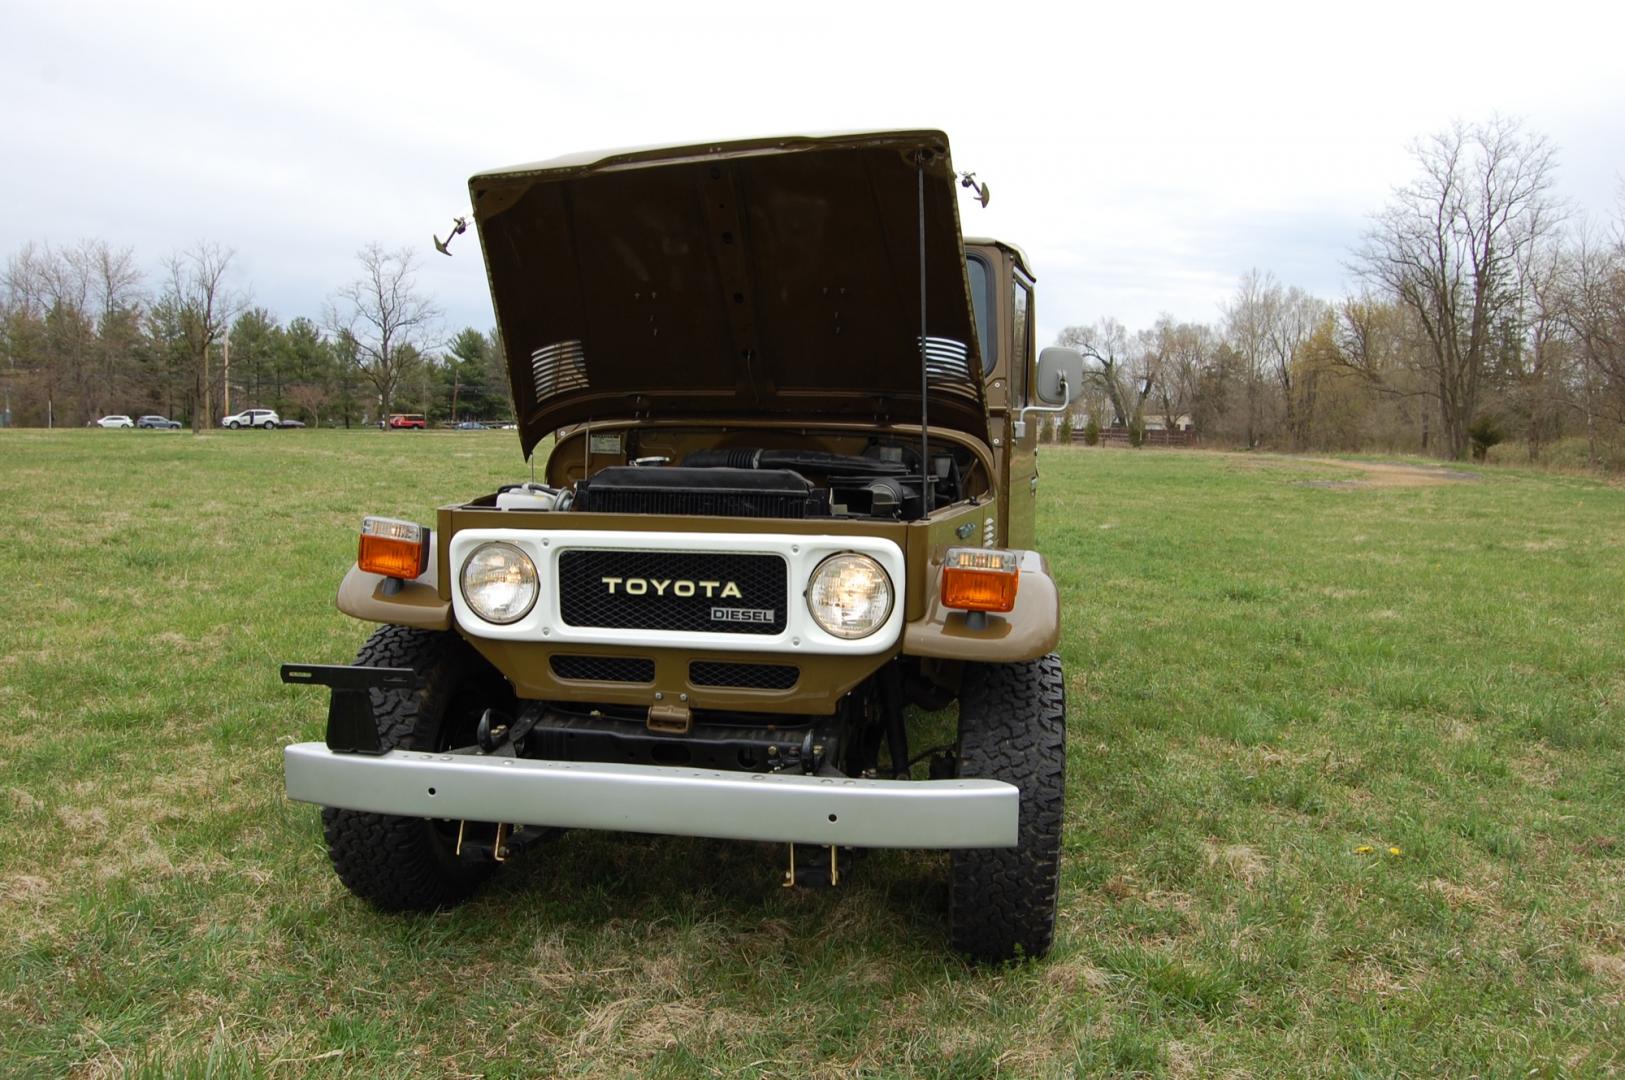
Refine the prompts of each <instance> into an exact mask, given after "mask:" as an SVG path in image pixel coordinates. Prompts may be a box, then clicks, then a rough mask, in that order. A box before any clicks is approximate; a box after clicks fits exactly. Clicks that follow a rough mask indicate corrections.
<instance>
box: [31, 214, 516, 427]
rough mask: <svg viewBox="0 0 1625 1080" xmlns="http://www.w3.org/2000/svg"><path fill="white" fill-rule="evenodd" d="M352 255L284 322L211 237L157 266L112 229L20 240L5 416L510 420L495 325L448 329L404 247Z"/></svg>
mask: <svg viewBox="0 0 1625 1080" xmlns="http://www.w3.org/2000/svg"><path fill="white" fill-rule="evenodd" d="M356 258H357V264H358V273H357V276H356V277H355V279H354V280H352V281H350V282H348V283H345V284H342V285H339V286H338V287H336V288H335V289H334V291H333V292H332V294H331V295H330V297H329V299H328V301H327V302H326V303H325V304H324V305H323V309H322V311H321V312H320V313H318V314H317V315H316V316H315V317H310V316H303V315H301V316H297V317H295V318H292V319H290V320H288V321H287V322H286V323H284V322H282V321H280V320H279V319H278V318H277V317H276V316H275V315H274V314H272V313H271V312H270V311H268V310H267V309H265V308H264V307H261V306H258V305H256V304H254V303H253V302H252V299H251V297H250V295H249V293H248V292H247V291H245V290H243V289H241V288H239V287H237V286H236V285H235V284H234V283H233V278H232V273H231V271H232V263H233V261H234V253H233V252H232V251H231V250H229V249H226V248H222V247H221V246H220V245H218V244H215V243H211V242H207V241H204V242H199V243H198V244H196V245H194V246H193V247H192V248H190V249H188V250H186V251H181V252H176V253H175V254H173V255H171V256H169V257H168V258H167V259H165V260H163V262H162V263H161V264H159V266H158V267H157V269H156V271H155V272H154V273H151V274H150V275H149V274H148V273H145V272H143V270H142V268H141V266H140V264H139V263H138V262H137V260H136V257H135V254H134V252H133V251H131V250H129V249H120V248H115V247H113V246H112V245H109V244H108V243H106V242H105V241H102V240H84V241H81V242H79V243H77V244H75V245H72V246H69V247H52V246H50V245H48V244H33V243H30V244H25V245H24V246H23V247H22V248H21V250H19V251H17V252H15V253H13V254H12V255H11V256H10V257H9V259H8V260H7V262H6V267H5V275H4V278H3V279H0V392H3V396H4V399H3V401H0V420H3V421H4V422H5V423H7V424H11V425H16V426H36V427H52V426H54V427H64V426H77V425H82V424H86V423H89V422H91V421H93V420H94V419H96V418H97V417H100V416H104V415H107V414H121V413H127V414H130V415H132V416H133V415H138V414H143V413H159V414H162V415H164V416H168V417H171V418H174V419H178V420H181V421H183V422H185V423H188V424H190V426H191V427H192V429H193V430H202V429H204V428H209V427H214V426H217V425H218V423H219V421H220V419H221V415H222V414H223V413H224V412H225V411H226V410H228V409H229V410H231V411H237V410H241V409H244V408H272V409H275V410H277V412H278V413H280V414H281V415H282V416H283V417H285V418H297V419H301V420H304V421H305V422H307V423H310V424H318V425H324V426H343V427H351V426H358V425H365V424H370V423H373V422H375V421H376V420H378V419H379V418H380V417H382V416H386V415H388V414H389V413H391V412H416V413H423V414H425V415H426V416H429V417H430V418H431V419H435V420H442V419H443V420H459V419H475V420H486V421H500V420H511V419H512V418H513V406H512V401H511V395H510V391H509V389H508V373H507V366H506V363H505V361H504V360H503V357H502V350H501V348H500V347H499V344H498V342H497V340H496V332H495V331H494V330H492V331H489V332H481V331H480V330H477V329H475V328H473V327H468V328H465V329H463V330H462V331H461V332H459V333H457V334H456V335H454V336H452V337H451V338H449V339H444V340H443V339H441V338H440V337H439V336H438V334H439V326H440V317H441V313H440V310H439V308H438V307H437V306H436V304H435V303H434V301H433V300H432V299H431V298H429V297H427V296H425V295H424V294H423V293H422V292H421V291H420V290H419V289H418V287H417V284H416V261H415V256H414V255H413V253H412V252H411V251H410V250H409V249H401V250H396V251H387V250H385V249H383V248H382V247H381V246H379V245H376V244H372V245H368V246H367V247H365V248H363V249H362V250H361V251H360V252H359V253H358V254H357V257H356Z"/></svg>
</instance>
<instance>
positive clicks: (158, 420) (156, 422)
mask: <svg viewBox="0 0 1625 1080" xmlns="http://www.w3.org/2000/svg"><path fill="white" fill-rule="evenodd" d="M135 426H136V427H138V428H151V429H153V430H156V431H179V430H180V426H181V422H180V421H179V420H171V419H170V418H169V417H167V416H143V417H139V418H138V419H137V420H136V422H135Z"/></svg>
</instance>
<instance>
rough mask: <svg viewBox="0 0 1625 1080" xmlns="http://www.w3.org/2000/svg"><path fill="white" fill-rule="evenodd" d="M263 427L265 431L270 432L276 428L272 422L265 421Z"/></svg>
mask: <svg viewBox="0 0 1625 1080" xmlns="http://www.w3.org/2000/svg"><path fill="white" fill-rule="evenodd" d="M264 427H265V430H266V431H270V430H272V429H273V428H275V427H276V422H275V421H273V420H267V421H266V422H265V424H264Z"/></svg>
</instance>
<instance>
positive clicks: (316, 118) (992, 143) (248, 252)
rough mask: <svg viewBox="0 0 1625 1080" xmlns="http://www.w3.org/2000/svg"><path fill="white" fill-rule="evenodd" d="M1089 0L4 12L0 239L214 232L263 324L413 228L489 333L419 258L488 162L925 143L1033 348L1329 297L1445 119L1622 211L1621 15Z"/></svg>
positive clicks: (151, 243)
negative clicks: (940, 148) (1014, 272)
mask: <svg viewBox="0 0 1625 1080" xmlns="http://www.w3.org/2000/svg"><path fill="white" fill-rule="evenodd" d="M1094 7H1096V5H1066V6H1065V7H1064V8H1063V7H1061V6H1049V5H1042V6H1041V5H1038V4H999V3H991V2H983V3H978V4H973V5H967V6H958V5H950V4H944V3H936V4H930V5H910V6H908V7H907V8H906V9H905V8H904V7H903V6H901V5H895V6H894V5H890V4H884V3H880V2H876V0H871V2H869V3H863V4H855V5H847V4H836V3H828V2H820V3H810V2H803V3H790V4H766V3H757V4H748V5H739V6H729V7H722V6H713V5H708V4H704V3H699V2H691V3H684V4H673V3H661V4H649V5H620V4H616V3H613V2H607V0H606V2H602V3H591V4H572V5H569V6H564V5H558V4H551V3H539V2H533V3H524V4H512V5H510V4H505V3H494V2H487V3H481V4H477V5H476V4H468V5H456V6H441V5H436V4H430V3H421V2H418V3H412V2H397V3H370V2H354V3H351V2H345V0H327V2H325V3H320V4H307V3H302V2H284V3H276V4H267V5H265V6H263V7H258V6H254V7H250V6H245V5H237V4H232V3H226V2H219V0H217V2H213V3H203V4H195V5H193V4H164V3H155V2H149V3H141V4H129V3H118V4H108V5H90V4H79V3H70V2H60V0H59V2H51V3H44V2H38V0H21V2H19V0H3V2H0V102H4V116H5V118H6V123H5V125H4V127H3V128H0V138H3V139H4V140H5V142H4V145H5V151H4V155H3V159H4V162H5V165H4V167H0V255H9V254H11V253H14V252H15V251H16V250H17V249H18V247H20V245H21V244H23V243H24V242H26V241H29V240H34V241H48V242H51V243H53V244H55V243H67V242H72V241H74V240H77V239H80V238H83V237H97V238H102V239H106V240H108V241H111V242H113V243H115V244H117V245H121V246H129V247H132V248H134V249H135V251H136V253H137V255H138V256H139V257H140V258H141V260H142V262H143V265H144V266H145V267H146V268H147V269H148V271H149V274H150V273H152V272H153V271H154V270H155V268H156V264H157V262H158V260H159V259H160V258H161V257H162V256H164V255H166V254H167V253H169V252H171V251H173V250H175V249H178V248H182V247H186V246H188V245H190V244H192V243H193V242H194V241H196V240H198V239H209V240H214V241H218V242H220V243H221V244H223V245H226V246H229V247H232V248H234V249H235V250H236V252H237V259H236V262H235V264H234V265H235V277H236V284H237V285H238V286H239V287H248V288H251V289H252V292H253V296H254V299H255V301H256V302H257V303H260V304H262V305H264V306H265V307H267V308H269V309H271V311H272V312H273V313H275V314H276V315H277V316H278V317H280V318H283V319H287V318H291V317H293V316H295V315H300V314H306V315H311V316H316V315H318V314H319V311H320V307H321V304H322V301H323V298H324V297H325V296H326V295H327V294H328V293H330V292H331V291H332V290H333V289H334V288H335V287H336V286H338V285H339V284H341V283H343V282H344V281H346V280H348V279H349V278H350V277H352V276H353V274H354V269H355V261H354V253H355V251H356V250H357V248H359V247H360V246H361V245H362V244H364V243H367V242H369V241H378V242H380V243H383V244H384V245H386V246H388V247H396V246H400V245H406V244H410V245H413V246H415V247H416V249H417V250H418V251H419V252H421V253H422V258H421V262H422V265H423V272H422V276H421V279H420V280H421V284H422V285H423V286H424V287H425V288H426V289H428V290H429V291H431V292H432V293H434V294H435V296H436V297H437V298H438V299H439V302H440V304H441V306H442V307H443V308H444V309H445V312H446V322H447V326H448V329H449V330H453V331H454V330H455V329H456V328H458V327H461V326H463V325H470V324H471V325H475V326H478V327H481V328H486V327H488V326H490V325H491V323H492V317H491V311H490V305H489V302H488V300H487V298H486V293H485V281H484V277H483V269H482V265H481V263H480V260H479V257H478V249H477V246H476V245H475V243H474V242H472V241H473V238H472V237H471V236H469V237H464V238H463V239H462V240H461V241H459V243H458V245H456V246H454V248H453V251H454V252H455V253H456V254H455V256H454V257H453V258H451V259H446V258H442V257H441V256H439V255H437V254H435V253H434V251H433V250H432V249H431V248H430V246H429V236H430V233H432V232H435V231H437V230H438V231H440V232H441V233H442V234H444V231H445V229H446V227H447V225H448V224H449V223H450V220H451V217H452V216H453V215H454V214H457V213H461V212H465V211H466V209H467V189H466V186H465V184H466V180H467V177H468V175H469V174H470V173H472V172H474V171H476V170H478V169H480V168H484V167H488V166H494V165H502V164H510V163H514V162H519V161H529V160H536V159H540V158H547V157H553V156H555V155H558V154H561V153H566V152H571V151H576V150H585V149H596V148H600V147H617V146H627V145H639V144H646V143H659V142H667V141H698V140H709V139H715V138H726V137H732V136H741V135H758V134H781V133H793V132H802V131H826V130H834V129H843V128H875V127H894V126H896V127H913V126H929V127H939V128H942V129H943V130H945V131H947V133H948V134H949V137H950V139H951V141H952V146H953V154H954V162H955V165H956V166H957V167H959V168H961V169H973V170H975V171H976V172H977V173H978V174H979V175H980V176H981V178H982V179H984V180H986V181H988V182H989V183H990V184H991V186H992V189H993V201H992V205H991V206H990V207H989V208H988V209H986V210H983V209H981V208H979V207H977V206H975V205H974V204H973V203H971V202H970V201H969V200H968V199H967V200H965V201H964V202H963V203H962V206H961V212H962V216H963V219H964V222H965V227H966V230H967V231H968V232H971V233H974V234H991V235H995V236H999V237H1001V238H1005V239H1008V240H1012V241H1014V242H1016V243H1019V244H1021V245H1023V246H1024V247H1025V248H1026V249H1027V251H1028V253H1029V255H1031V257H1032V259H1033V262H1034V265H1035V268H1036V270H1037V272H1038V276H1039V305H1038V312H1039V331H1040V335H1041V340H1042V341H1044V342H1048V341H1050V340H1051V339H1052V338H1053V336H1054V334H1055V333H1056V332H1057V331H1059V330H1060V329H1061V327H1063V326H1065V325H1068V324H1072V323H1081V322H1090V321H1093V320H1094V319H1096V318H1098V317H1100V316H1103V315H1114V316H1116V317H1118V318H1119V319H1121V320H1123V321H1124V322H1125V323H1126V324H1128V325H1129V327H1130V328H1135V327H1138V326H1143V325H1146V324H1148V323H1149V322H1150V321H1151V320H1153V319H1154V318H1155V317H1156V316H1157V314H1158V313H1159V312H1164V311H1166V312H1169V313H1171V314H1173V315H1175V316H1177V317H1180V318H1188V319H1198V320H1209V319H1212V318H1214V317H1215V315H1216V314H1217V311H1218V307H1219V305H1220V304H1221V303H1222V302H1223V300H1224V299H1225V298H1226V297H1227V296H1228V295H1229V294H1230V292H1231V291H1232V290H1233V288H1234V286H1235V282H1236V279H1237V278H1238V277H1239V276H1240V275H1241V274H1242V273H1243V272H1245V271H1246V270H1247V269H1249V268H1251V267H1260V268H1264V269H1269V270H1273V271H1274V272H1275V273H1276V275H1277V276H1278V277H1279V278H1281V279H1282V280H1283V281H1285V282H1287V283H1289V284H1297V285H1300V286H1302V287H1304V288H1306V289H1308V290H1310V291H1312V292H1316V293H1319V294H1321V295H1323V296H1326V297H1328V298H1335V297H1336V296H1338V295H1340V294H1341V293H1342V292H1343V291H1344V290H1345V288H1346V287H1347V286H1348V284H1349V274H1348V271H1347V269H1346V266H1345V264H1346V262H1347V260H1348V252H1349V249H1350V247H1351V246H1352V245H1353V244H1354V243H1355V242H1356V241H1357V239H1358V237H1359V234H1360V232H1361V230H1362V228H1363V227H1364V222H1365V217H1366V215H1368V214H1369V213H1371V212H1372V211H1374V210H1376V209H1378V208H1379V207H1380V206H1381V205H1382V204H1383V202H1384V201H1385V199H1386V198H1387V196H1388V193H1389V191H1390V190H1391V189H1392V187H1393V186H1394V185H1396V184H1399V183H1402V182H1404V181H1405V180H1406V179H1408V178H1409V177H1410V175H1411V173H1412V171H1413V170H1412V165H1411V161H1410V159H1409V157H1408V144H1409V143H1410V142H1411V140H1413V139H1414V138H1416V137H1418V136H1420V135H1425V134H1427V133H1429V132H1433V131H1436V130H1439V129H1441V128H1443V127H1444V126H1446V125H1447V124H1449V123H1450V122H1451V121H1452V120H1453V119H1458V118H1459V119H1463V120H1468V121H1472V120H1479V119H1484V118H1487V117H1489V116H1490V115H1491V114H1493V113H1495V112H1500V113H1503V114H1509V115H1513V116H1517V117H1521V118H1522V119H1524V121H1525V122H1526V123H1527V125H1528V127H1529V128H1531V129H1532V130H1535V131H1539V132H1542V133H1544V134H1546V135H1548V136H1549V137H1550V138H1551V139H1552V140H1553V141H1554V142H1555V143H1556V144H1557V145H1558V147H1559V150H1560V156H1559V161H1560V175H1559V191H1560V193H1561V194H1562V195H1563V196H1565V197H1566V198H1568V199H1569V200H1570V201H1571V203H1572V204H1573V206H1574V207H1575V209H1576V211H1577V212H1580V213H1589V214H1590V216H1592V217H1593V218H1598V219H1601V218H1606V217H1608V216H1610V215H1612V213H1613V212H1614V209H1615V207H1616V205H1617V204H1618V196H1619V193H1620V187H1621V177H1622V176H1625V71H1622V69H1621V67H1620V42H1621V41H1622V40H1625V5H1620V4H1618V3H1600V2H1599V3H1591V4H1585V5H1579V4H1569V3H1554V2H1545V3H1540V4H1531V3H1528V2H1527V0H1525V2H1524V3H1520V4H1518V5H1515V6H1505V7H1501V6H1498V5H1495V4H1490V3H1473V4H1452V5H1435V4H1430V3H1426V2H1424V0H1411V2H1408V3H1404V4H1380V3H1368V4H1360V5H1354V4H1335V5H1333V4H1310V3H1303V2H1302V0H1299V2H1298V3H1294V4H1288V5H1280V6H1263V5H1254V4H1243V3H1233V4H1222V3H1204V4H1199V5H1192V6H1190V7H1176V6H1160V5H1155V4H1111V5H1099V7H1100V8H1101V10H1099V11H1095V10H1091V9H1092V8H1094ZM574 12H588V13H590V14H575V13H574ZM905 12H906V13H905Z"/></svg>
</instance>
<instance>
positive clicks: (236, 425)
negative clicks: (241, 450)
mask: <svg viewBox="0 0 1625 1080" xmlns="http://www.w3.org/2000/svg"><path fill="white" fill-rule="evenodd" d="M226 426H227V427H229V428H230V429H231V430H233V431H236V430H237V429H238V428H240V427H242V425H241V424H239V423H238V422H237V421H235V420H233V421H231V422H230V423H228V424H227V425H226Z"/></svg>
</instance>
